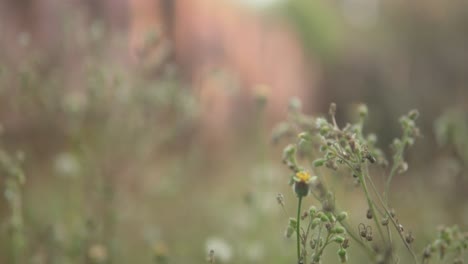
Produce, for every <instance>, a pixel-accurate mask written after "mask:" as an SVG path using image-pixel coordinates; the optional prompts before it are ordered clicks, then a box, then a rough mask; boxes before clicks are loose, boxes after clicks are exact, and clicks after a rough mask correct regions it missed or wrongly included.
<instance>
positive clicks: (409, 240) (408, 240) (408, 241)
mask: <svg viewBox="0 0 468 264" xmlns="http://www.w3.org/2000/svg"><path fill="white" fill-rule="evenodd" d="M405 240H406V243H408V244H411V243H413V241H414V237H413V234H412V233H411V231H409V232H408V234H406V236H405Z"/></svg>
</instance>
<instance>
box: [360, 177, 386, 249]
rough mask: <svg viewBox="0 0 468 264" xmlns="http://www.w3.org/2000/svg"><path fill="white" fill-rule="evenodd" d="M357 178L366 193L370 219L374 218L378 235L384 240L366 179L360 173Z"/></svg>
mask: <svg viewBox="0 0 468 264" xmlns="http://www.w3.org/2000/svg"><path fill="white" fill-rule="evenodd" d="M359 180H360V181H361V186H362V189H364V194H365V195H366V199H367V204H368V205H369V210H370V211H371V213H372V216H373V217H372V219H374V222H375V225H376V227H377V230H378V231H379V234H380V237H382V240H383V241H384V242H385V235H384V233H383V231H382V228H381V227H380V221H379V219H378V214H376V210H375V207H374V203H373V202H372V199H371V196H370V194H369V190H368V189H367V184H366V179H365V177H364V175H363V174H362V173H361V174H359Z"/></svg>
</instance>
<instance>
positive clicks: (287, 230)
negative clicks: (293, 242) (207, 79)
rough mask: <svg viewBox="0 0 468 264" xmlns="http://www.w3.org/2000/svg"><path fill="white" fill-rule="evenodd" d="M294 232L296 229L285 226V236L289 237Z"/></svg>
mask: <svg viewBox="0 0 468 264" xmlns="http://www.w3.org/2000/svg"><path fill="white" fill-rule="evenodd" d="M294 232H296V230H295V229H294V228H292V227H291V226H288V227H286V231H285V232H284V236H285V237H286V238H291V237H292V235H293V234H294Z"/></svg>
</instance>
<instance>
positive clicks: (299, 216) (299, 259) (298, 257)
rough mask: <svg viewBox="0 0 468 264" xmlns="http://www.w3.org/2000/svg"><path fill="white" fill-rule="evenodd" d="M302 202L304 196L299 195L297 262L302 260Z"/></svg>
mask: <svg viewBox="0 0 468 264" xmlns="http://www.w3.org/2000/svg"><path fill="white" fill-rule="evenodd" d="M301 204H302V196H300V195H299V202H298V205H297V225H296V237H297V263H300V261H301V243H300V240H301V233H300V231H301Z"/></svg>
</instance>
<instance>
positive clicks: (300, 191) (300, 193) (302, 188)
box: [294, 181, 310, 197]
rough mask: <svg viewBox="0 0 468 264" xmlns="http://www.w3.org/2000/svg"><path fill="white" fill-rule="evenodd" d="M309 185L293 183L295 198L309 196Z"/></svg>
mask: <svg viewBox="0 0 468 264" xmlns="http://www.w3.org/2000/svg"><path fill="white" fill-rule="evenodd" d="M309 188H310V185H309V184H308V183H306V182H303V181H300V182H294V192H295V193H296V195H297V197H305V196H307V195H308V194H309Z"/></svg>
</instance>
